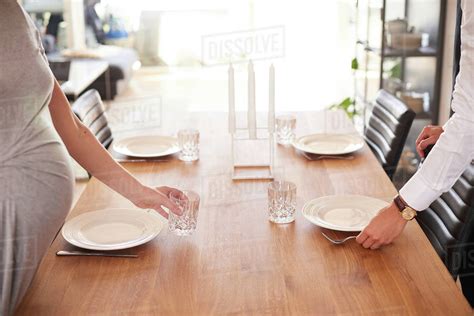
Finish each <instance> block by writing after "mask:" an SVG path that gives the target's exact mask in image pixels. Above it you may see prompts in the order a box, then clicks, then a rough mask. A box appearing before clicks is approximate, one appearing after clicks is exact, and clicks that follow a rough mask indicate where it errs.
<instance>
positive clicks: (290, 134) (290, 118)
mask: <svg viewBox="0 0 474 316" xmlns="http://www.w3.org/2000/svg"><path fill="white" fill-rule="evenodd" d="M295 128H296V117H295V116H294V115H281V116H278V117H277V118H276V137H277V143H278V144H281V145H288V144H291V143H292V142H293V141H294V140H295Z"/></svg>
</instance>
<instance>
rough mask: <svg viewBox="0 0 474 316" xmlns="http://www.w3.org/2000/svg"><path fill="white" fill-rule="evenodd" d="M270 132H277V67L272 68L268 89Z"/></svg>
mask: <svg viewBox="0 0 474 316" xmlns="http://www.w3.org/2000/svg"><path fill="white" fill-rule="evenodd" d="M268 90H269V91H268V132H269V133H273V132H274V131H275V67H273V64H272V65H271V66H270V75H269V87H268Z"/></svg>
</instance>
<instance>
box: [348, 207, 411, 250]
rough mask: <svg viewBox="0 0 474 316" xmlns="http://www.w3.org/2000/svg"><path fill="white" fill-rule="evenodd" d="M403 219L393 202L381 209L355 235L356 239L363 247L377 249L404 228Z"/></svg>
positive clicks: (404, 221) (386, 243) (390, 240)
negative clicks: (357, 234)
mask: <svg viewBox="0 0 474 316" xmlns="http://www.w3.org/2000/svg"><path fill="white" fill-rule="evenodd" d="M406 224H407V221H406V220H405V219H403V217H402V216H401V214H400V211H399V210H398V208H397V206H396V205H395V203H394V202H392V203H391V204H390V205H389V206H387V207H386V208H384V209H382V210H381V211H380V212H379V214H378V215H377V216H375V217H374V218H373V219H372V220H371V221H370V223H369V225H367V227H366V228H365V229H364V230H363V231H362V232H361V233H360V234H359V236H357V238H356V241H357V242H358V243H359V244H361V245H362V246H363V247H364V248H370V249H378V248H380V247H381V246H384V245H388V244H390V243H391V242H392V241H393V240H394V239H395V238H397V237H398V236H399V235H400V234H401V233H402V231H403V229H404V228H405V225H406Z"/></svg>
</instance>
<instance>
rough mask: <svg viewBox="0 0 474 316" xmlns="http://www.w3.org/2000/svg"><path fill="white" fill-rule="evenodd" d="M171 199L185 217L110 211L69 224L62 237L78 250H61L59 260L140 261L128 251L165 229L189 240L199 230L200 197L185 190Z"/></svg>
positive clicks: (83, 215)
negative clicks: (77, 257) (118, 259)
mask: <svg viewBox="0 0 474 316" xmlns="http://www.w3.org/2000/svg"><path fill="white" fill-rule="evenodd" d="M169 199H170V200H171V201H172V202H173V203H175V204H176V205H177V206H178V207H179V209H180V210H181V212H182V214H181V215H177V214H174V213H172V212H170V211H169V210H168V209H166V208H165V209H166V211H167V212H168V214H169V218H168V221H167V222H166V220H165V219H164V218H163V217H162V216H161V215H159V214H158V212H156V211H155V210H152V209H146V210H144V209H136V208H109V209H103V210H96V211H91V212H86V213H83V214H81V215H79V216H76V217H74V218H72V219H70V220H68V221H67V222H66V223H65V224H64V226H63V228H62V230H61V235H62V236H63V238H64V240H66V241H67V242H68V243H69V244H70V245H72V246H75V247H78V248H79V249H75V250H60V251H58V252H57V253H56V255H57V256H100V257H122V258H138V255H137V254H136V253H135V251H132V252H130V251H126V250H129V249H130V248H134V247H137V246H140V245H143V244H146V243H148V242H150V241H152V240H153V239H155V238H156V237H157V236H158V235H159V234H160V233H161V232H162V231H163V229H165V228H166V227H168V230H169V232H170V233H172V234H174V235H176V236H190V235H192V234H193V233H194V231H195V230H196V227H197V218H198V213H199V205H200V197H199V194H198V193H196V192H194V191H190V190H184V191H182V192H181V193H178V194H176V193H171V194H170V195H169Z"/></svg>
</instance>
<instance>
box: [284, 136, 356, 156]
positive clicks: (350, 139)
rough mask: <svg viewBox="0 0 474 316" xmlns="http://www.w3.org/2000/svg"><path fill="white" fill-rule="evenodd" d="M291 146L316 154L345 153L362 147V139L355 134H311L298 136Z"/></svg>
mask: <svg viewBox="0 0 474 316" xmlns="http://www.w3.org/2000/svg"><path fill="white" fill-rule="evenodd" d="M293 146H294V147H295V148H296V149H299V150H301V151H304V152H307V153H311V154H316V155H345V154H349V153H353V152H355V151H357V150H359V149H361V148H362V147H364V140H363V139H362V138H361V137H360V136H359V135H357V134H312V135H306V136H302V137H299V138H298V139H296V140H295V141H294V142H293Z"/></svg>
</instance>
